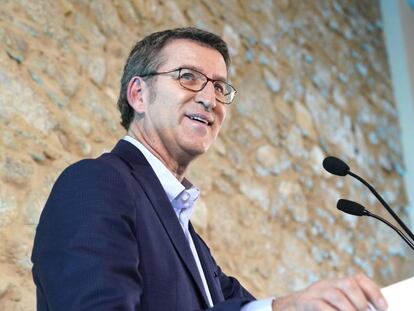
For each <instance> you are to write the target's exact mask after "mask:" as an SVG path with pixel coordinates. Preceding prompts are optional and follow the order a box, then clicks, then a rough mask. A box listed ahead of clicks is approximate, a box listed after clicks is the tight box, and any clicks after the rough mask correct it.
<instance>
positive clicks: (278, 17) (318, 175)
mask: <svg viewBox="0 0 414 311" xmlns="http://www.w3.org/2000/svg"><path fill="white" fill-rule="evenodd" d="M380 18H381V16H380V11H379V3H378V1H367V0H364V1H359V0H358V1H357V0H351V1H343V0H335V1H289V0H283V1H279V0H278V1H276V0H273V1H272V0H266V1H248V0H241V1H235V0H229V1H204V0H203V1H199V2H194V1H188V0H178V1H172V0H161V1H149V0H136V1H132V0H113V1H86V0H77V1H75V0H32V1H24V0H17V1H14V0H0V168H1V169H0V276H1V277H0V310H25V311H30V310H35V290H34V286H33V283H32V279H31V275H30V267H31V263H30V260H29V259H30V252H31V248H32V242H33V236H34V233H35V227H36V224H37V222H38V219H39V215H40V212H41V210H42V208H43V205H44V202H45V200H46V198H47V196H48V195H49V192H50V189H51V187H52V185H53V183H54V181H55V180H56V178H57V177H58V176H59V174H60V172H61V171H62V170H63V169H64V168H65V167H66V166H67V165H69V164H71V163H73V162H75V161H77V160H79V159H81V158H84V157H96V156H98V155H99V154H101V153H103V152H106V151H108V150H110V149H111V147H112V146H113V145H114V144H115V142H116V141H117V140H118V139H119V138H120V137H122V136H123V135H124V131H123V129H122V128H121V126H120V124H119V114H118V112H117V109H116V100H117V96H118V88H119V79H120V75H121V71H122V68H123V64H124V61H125V59H126V57H127V55H128V53H129V50H130V48H131V47H132V46H133V44H134V43H135V42H136V40H137V39H139V38H141V37H142V36H143V35H144V34H147V33H149V32H152V31H155V30H161V29H164V28H168V27H177V26H185V25H193V26H198V27H201V28H204V29H208V30H211V31H213V32H216V33H218V34H221V35H223V37H224V38H225V39H226V40H227V41H228V42H229V47H230V52H231V54H232V55H233V59H232V67H231V68H230V70H229V76H230V80H231V83H232V85H234V86H235V87H236V88H237V89H238V94H237V97H236V100H235V102H234V104H233V105H232V106H229V107H228V119H227V120H226V122H225V124H224V126H223V129H222V132H221V133H220V135H219V138H218V141H217V143H216V145H214V146H213V147H212V148H211V150H210V151H209V152H208V153H207V154H206V155H205V156H203V157H201V158H199V159H197V161H196V162H195V163H194V166H193V167H192V168H191V169H190V170H189V172H188V177H189V179H190V180H191V181H192V182H193V183H194V184H196V185H197V186H198V187H200V188H201V200H200V202H199V203H198V204H197V206H196V210H195V212H194V215H193V223H194V225H195V226H196V227H197V229H198V231H199V232H200V234H201V235H202V236H203V237H204V238H205V240H206V241H207V242H208V244H209V246H210V247H211V250H212V252H213V254H214V255H215V257H216V259H217V261H218V262H219V263H220V266H221V268H222V269H223V270H224V271H225V272H227V273H228V274H230V275H235V276H237V277H238V278H239V279H240V280H241V281H242V282H243V283H244V284H245V286H246V287H247V288H249V289H250V290H251V291H252V292H253V293H254V294H255V295H256V296H258V297H268V296H279V295H283V294H285V293H287V292H289V291H292V290H297V289H301V288H303V287H304V286H307V285H309V284H310V283H312V282H314V281H316V280H318V279H321V278H326V277H333V276H336V275H338V274H340V275H344V274H348V273H355V272H358V271H362V272H365V273H367V274H368V275H370V276H371V277H372V278H373V279H374V280H376V281H377V282H378V283H379V284H380V285H387V284H390V283H393V282H395V281H397V280H400V279H403V278H406V277H408V276H411V275H412V271H413V269H414V263H413V261H410V260H409V259H408V258H410V256H409V255H410V253H409V250H407V248H406V247H405V246H404V245H403V243H402V242H401V241H400V239H399V237H398V236H396V235H395V233H394V232H390V230H388V229H387V228H386V227H384V226H383V224H381V223H378V222H375V221H371V220H367V219H365V218H356V217H353V216H345V215H343V214H341V213H340V212H338V211H337V210H336V208H335V204H336V201H337V200H338V199H339V198H341V197H343V198H349V199H353V200H355V201H358V202H360V203H362V204H364V205H365V206H366V207H367V208H368V209H370V210H372V211H373V212H376V213H378V214H380V215H382V216H383V217H387V215H385V213H384V212H383V211H382V210H380V209H379V208H378V204H377V202H376V201H375V198H373V196H371V195H369V194H368V192H367V191H366V190H365V189H364V188H362V187H361V186H360V185H358V184H357V183H356V182H354V181H353V180H350V179H346V178H339V177H335V176H331V175H329V174H327V173H325V172H324V171H323V169H322V167H321V161H322V159H323V158H324V157H325V156H327V155H337V156H340V157H342V158H343V159H344V160H345V161H347V162H348V163H349V164H350V165H351V167H352V169H353V171H355V172H357V173H360V174H361V175H363V176H364V177H366V178H367V179H368V180H370V181H371V182H373V183H374V184H375V185H376V187H377V189H378V190H379V192H380V193H382V194H383V195H384V197H386V199H388V200H389V202H390V203H392V206H395V207H398V208H399V210H398V212H399V214H400V215H401V216H402V217H403V218H404V217H406V210H405V206H406V196H405V193H404V189H403V181H402V176H403V174H404V162H403V159H402V156H401V143H400V132H399V120H398V114H397V110H396V107H395V104H394V101H393V94H392V89H391V83H390V73H389V70H388V64H387V62H386V51H385V48H384V40H383V33H382V29H381V19H380ZM235 237H236V238H235Z"/></svg>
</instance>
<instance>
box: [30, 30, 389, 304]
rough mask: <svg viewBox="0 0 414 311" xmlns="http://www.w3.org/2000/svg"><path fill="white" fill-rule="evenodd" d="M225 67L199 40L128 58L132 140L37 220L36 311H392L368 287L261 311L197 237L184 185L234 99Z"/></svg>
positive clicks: (59, 194)
mask: <svg viewBox="0 0 414 311" xmlns="http://www.w3.org/2000/svg"><path fill="white" fill-rule="evenodd" d="M229 62H230V59H229V55H228V51H227V47H226V44H225V43H224V42H223V41H222V39H220V38H219V37H217V36H216V35H214V34H211V33H209V32H206V31H202V30H199V29H195V28H181V29H173V30H167V31H163V32H158V33H154V34H151V35H149V36H148V37H146V38H144V39H143V40H142V41H140V42H138V43H137V45H136V46H135V47H134V48H133V50H132V51H131V53H130V55H129V58H128V60H127V63H126V65H125V68H124V73H123V77H122V80H121V91H120V97H119V100H118V106H119V108H120V111H121V115H122V125H123V126H124V127H125V128H126V129H127V131H128V135H127V136H126V137H125V138H124V139H122V140H121V141H120V142H118V144H117V145H116V146H115V148H114V149H113V150H112V152H111V153H108V154H104V155H102V156H101V157H99V158H97V159H93V160H83V161H80V162H78V163H76V164H74V165H72V166H70V167H69V168H68V169H66V170H65V171H64V172H63V173H62V175H61V176H60V177H59V178H58V180H57V181H56V184H55V186H54V187H53V189H52V192H51V195H50V197H49V199H48V201H47V203H46V206H45V208H44V211H43V213H42V216H41V219H40V223H39V226H38V229H37V233H36V238H35V244H34V249H33V256H32V260H33V263H34V265H33V277H34V281H35V283H36V286H37V299H38V310H77V311H79V310H178V311H182V310H200V309H208V308H211V310H272V308H273V310H366V309H367V308H368V302H371V303H372V304H373V305H375V306H376V307H377V308H378V309H379V310H385V308H386V303H385V301H384V300H383V297H382V295H381V293H380V291H379V289H378V287H377V286H376V285H375V284H374V283H373V282H372V281H371V280H369V279H368V278H366V277H365V276H363V275H358V276H354V277H349V278H344V279H338V280H330V281H321V282H318V283H315V284H314V285H312V286H310V287H309V288H307V289H305V290H303V291H302V292H298V293H294V294H292V295H290V296H287V297H282V298H277V299H267V300H258V301H256V300H255V299H254V298H253V296H252V295H251V294H250V293H249V292H248V291H247V290H246V289H244V288H243V287H242V285H241V284H240V283H239V282H238V281H237V280H236V279H234V278H232V277H229V276H227V275H225V274H224V273H223V272H222V271H221V269H220V267H219V266H218V265H217V264H216V262H215V261H214V259H213V257H212V256H211V254H210V251H209V249H208V247H207V246H206V244H205V243H204V242H203V240H202V239H201V238H200V237H199V236H198V235H197V234H196V232H195V231H194V228H193V227H192V226H191V223H190V222H189V217H190V215H191V211H192V208H193V207H194V203H195V201H196V200H197V198H198V196H199V190H198V189H197V188H196V187H195V186H193V185H192V184H191V183H190V182H189V181H188V180H186V179H185V177H184V176H185V172H186V169H187V168H188V166H189V164H190V163H191V161H193V160H194V159H195V158H196V157H197V156H199V155H201V154H203V153H204V152H206V151H207V149H208V148H209V147H210V145H211V144H212V143H213V141H214V140H215V139H216V137H217V135H218V132H219V130H220V127H221V125H222V122H223V121H224V119H225V116H226V111H227V109H228V107H227V104H230V103H231V102H232V100H233V98H234V95H235V92H236V91H235V89H234V88H233V87H232V86H231V85H230V84H228V82H227V71H228V66H229ZM275 281H276V280H275Z"/></svg>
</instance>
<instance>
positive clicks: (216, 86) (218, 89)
mask: <svg viewBox="0 0 414 311" xmlns="http://www.w3.org/2000/svg"><path fill="white" fill-rule="evenodd" d="M214 89H215V90H216V92H217V93H220V94H224V93H225V88H224V85H223V84H222V83H220V82H215V83H214Z"/></svg>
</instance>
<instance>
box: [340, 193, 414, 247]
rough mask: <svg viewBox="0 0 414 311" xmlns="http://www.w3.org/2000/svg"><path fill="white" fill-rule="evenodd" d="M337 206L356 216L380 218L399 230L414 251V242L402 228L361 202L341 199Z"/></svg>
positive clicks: (399, 233) (396, 230) (395, 229)
mask: <svg viewBox="0 0 414 311" xmlns="http://www.w3.org/2000/svg"><path fill="white" fill-rule="evenodd" d="M336 207H337V208H338V209H339V210H340V211H342V212H344V213H346V214H350V215H354V216H368V217H373V218H375V219H378V220H379V221H381V222H383V223H384V224H386V225H387V226H389V227H390V228H392V229H393V230H394V231H395V232H397V233H398V235H399V236H400V237H401V238H402V239H403V240H404V241H405V243H407V244H408V246H409V247H410V248H411V249H412V250H413V251H414V244H413V242H411V241H410V239H409V238H407V237H406V236H405V234H404V233H403V232H401V230H399V229H398V228H397V227H395V226H394V225H393V224H392V223H390V222H389V221H387V220H386V219H384V218H382V217H381V216H378V215H376V214H373V213H371V212H370V211H368V210H366V209H365V207H363V206H362V205H361V204H359V203H357V202H354V201H351V200H345V199H340V200H338V203H337V204H336Z"/></svg>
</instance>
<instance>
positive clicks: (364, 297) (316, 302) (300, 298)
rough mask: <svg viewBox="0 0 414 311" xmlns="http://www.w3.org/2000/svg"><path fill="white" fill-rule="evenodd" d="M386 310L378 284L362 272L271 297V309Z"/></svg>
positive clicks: (321, 310)
mask: <svg viewBox="0 0 414 311" xmlns="http://www.w3.org/2000/svg"><path fill="white" fill-rule="evenodd" d="M368 303H371V304H372V305H373V306H374V307H375V308H377V310H379V311H385V310H387V303H386V301H385V298H384V296H383V295H382V294H381V292H380V288H379V287H378V286H377V285H376V284H375V283H374V282H373V281H372V280H370V279H369V278H368V277H367V276H365V275H364V274H357V275H355V276H352V277H347V278H339V279H332V280H324V281H319V282H316V283H314V284H312V285H311V286H309V287H308V288H305V289H304V290H302V291H300V292H296V293H293V294H291V295H289V296H286V297H281V298H278V299H276V300H274V301H273V304H272V310H273V311H285V310H291V311H293V310H295V311H335V310H340V311H356V310H358V311H359V310H364V311H365V310H369V309H368Z"/></svg>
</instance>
